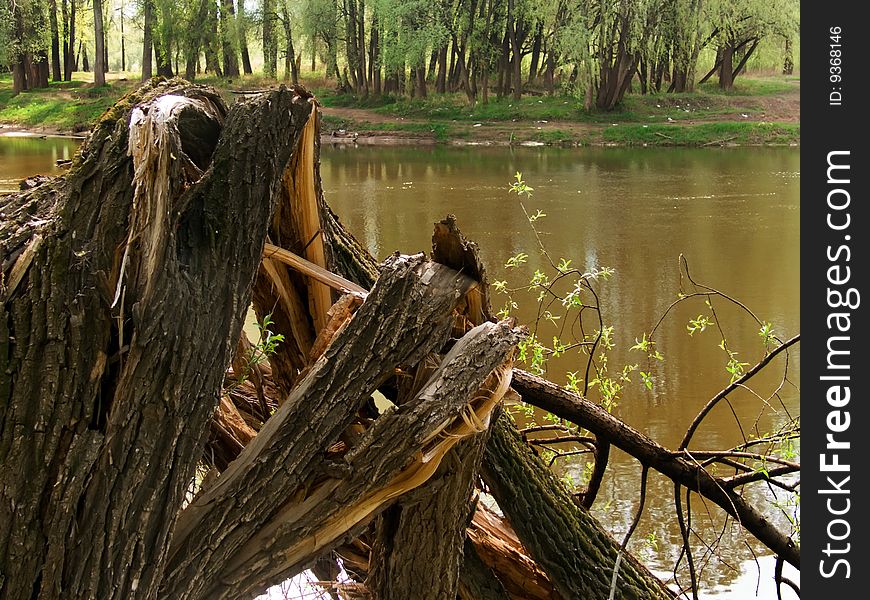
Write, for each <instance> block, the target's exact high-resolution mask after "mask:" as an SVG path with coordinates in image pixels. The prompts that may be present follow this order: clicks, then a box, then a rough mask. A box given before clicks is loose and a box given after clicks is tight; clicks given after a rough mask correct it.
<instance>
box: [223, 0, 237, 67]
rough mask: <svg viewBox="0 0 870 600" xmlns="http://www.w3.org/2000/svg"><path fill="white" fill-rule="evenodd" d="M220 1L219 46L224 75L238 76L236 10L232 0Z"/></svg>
mask: <svg viewBox="0 0 870 600" xmlns="http://www.w3.org/2000/svg"><path fill="white" fill-rule="evenodd" d="M220 3H221V19H220V24H221V48H222V49H223V55H224V77H238V76H239V55H238V46H237V39H236V38H237V36H238V31H237V29H236V11H235V8H234V7H233V0H220Z"/></svg>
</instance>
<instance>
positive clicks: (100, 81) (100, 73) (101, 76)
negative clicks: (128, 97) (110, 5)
mask: <svg viewBox="0 0 870 600" xmlns="http://www.w3.org/2000/svg"><path fill="white" fill-rule="evenodd" d="M94 44H95V48H94V85H96V86H100V85H106V70H105V67H106V64H105V61H106V48H105V45H106V34H105V32H104V30H103V0H94Z"/></svg>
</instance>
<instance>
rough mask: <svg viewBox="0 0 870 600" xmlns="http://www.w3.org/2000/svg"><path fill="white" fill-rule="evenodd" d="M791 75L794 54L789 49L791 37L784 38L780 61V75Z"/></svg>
mask: <svg viewBox="0 0 870 600" xmlns="http://www.w3.org/2000/svg"><path fill="white" fill-rule="evenodd" d="M792 73H794V52H793V51H792V48H791V36H786V38H785V49H784V50H783V59H782V74H783V75H791V74H792Z"/></svg>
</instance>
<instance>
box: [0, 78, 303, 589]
mask: <svg viewBox="0 0 870 600" xmlns="http://www.w3.org/2000/svg"><path fill="white" fill-rule="evenodd" d="M168 93H172V94H174V95H173V96H170V98H172V100H171V101H167V100H163V101H161V102H160V103H156V102H155V101H154V100H155V98H156V97H157V96H158V95H161V96H163V97H164V98H166V94H168ZM294 96H295V99H294ZM140 102H141V103H144V104H140ZM137 104H139V105H142V106H145V107H148V106H150V110H149V111H148V114H147V116H146V115H145V112H144V110H142V109H138V108H137V109H136V110H134V111H133V112H134V114H133V118H132V121H130V114H131V113H130V109H129V108H125V107H130V106H133V105H137ZM146 110H147V108H146ZM310 111H311V104H310V103H309V102H308V101H307V100H306V99H304V98H300V96H299V95H297V94H294V92H292V91H286V90H283V91H276V92H272V93H269V94H266V95H263V96H261V97H258V98H256V99H254V100H251V101H249V102H247V103H244V104H237V105H235V106H234V107H233V109H232V110H231V111H230V112H229V115H228V116H227V117H226V124H225V125H224V126H223V130H222V131H221V123H222V121H223V115H224V114H225V113H224V108H223V104H222V102H221V101H220V98H219V96H218V95H217V94H216V93H213V92H209V91H207V90H198V89H195V88H193V89H192V88H185V87H180V86H175V87H167V86H165V85H161V86H159V87H156V88H151V87H149V86H145V87H143V88H142V89H141V90H139V91H138V92H136V93H135V94H134V95H133V96H130V97H128V98H125V100H124V101H123V102H122V103H121V104H120V105H119V106H117V107H115V108H114V109H112V110H111V111H109V112H108V113H107V114H106V115H104V116H103V118H102V120H101V121H100V123H99V124H98V126H97V128H96V129H95V130H94V132H93V133H92V134H91V137H90V138H89V140H88V141H87V142H85V144H84V145H83V147H82V150H81V154H80V156H78V157H77V159H76V163H75V164H74V166H73V168H72V170H71V171H70V172H69V173H68V174H67V175H65V176H63V177H61V178H58V179H56V180H55V181H54V182H53V183H50V184H46V185H43V186H41V187H39V188H36V189H35V190H33V191H32V192H29V193H25V194H22V195H20V196H17V197H16V196H12V197H11V199H9V200H5V201H4V203H5V207H4V212H5V213H6V215H7V216H6V218H4V220H3V222H2V227H3V229H4V232H3V235H2V239H3V242H2V253H0V254H2V256H4V257H8V258H6V259H4V263H3V271H4V279H3V281H4V287H3V289H2V293H3V297H4V300H5V303H4V307H3V310H4V317H3V320H2V322H3V325H2V329H0V350H2V351H0V361H2V370H3V372H4V373H11V377H10V378H9V379H4V380H3V382H4V385H3V387H2V390H3V396H2V398H0V432H2V433H0V494H2V495H3V497H4V498H6V500H5V501H4V502H0V548H2V549H3V550H2V553H3V554H2V556H0V562H2V563H3V564H4V565H5V567H4V569H5V573H4V575H5V577H4V579H3V580H2V581H0V598H22V597H35V596H39V597H41V598H61V597H63V598H153V597H155V595H156V593H157V586H158V585H159V584H160V582H161V581H162V580H163V575H162V572H163V567H164V565H165V564H166V562H165V561H166V556H167V550H168V547H169V534H170V531H171V528H172V526H173V523H174V515H175V514H176V513H177V511H178V510H179V509H180V507H181V505H182V503H183V502H184V496H185V493H186V490H187V489H188V486H189V484H190V481H191V479H192V477H193V473H194V466H195V464H196V460H197V458H198V457H199V455H200V454H201V452H202V443H203V441H204V434H205V432H206V428H207V427H208V423H209V421H210V419H211V417H212V414H213V410H214V407H215V399H216V394H217V391H218V389H219V387H220V384H221V381H222V379H223V373H224V369H225V367H226V364H227V363H228V361H229V358H230V357H231V356H232V349H233V348H234V344H231V343H230V342H229V341H228V340H232V339H235V338H236V337H237V336H238V333H239V331H240V328H241V325H242V320H243V317H244V312H245V307H246V306H247V304H248V297H249V291H248V289H249V286H250V282H251V279H252V277H253V273H254V270H255V268H256V266H257V265H258V264H259V261H260V256H261V249H262V245H263V239H264V236H265V224H266V221H267V219H268V218H269V216H270V213H271V210H272V204H273V201H274V198H275V193H276V191H277V189H278V178H280V176H281V174H282V173H283V170H284V166H285V164H286V163H287V160H288V158H289V156H290V154H291V152H292V150H293V148H294V146H295V143H296V142H297V141H298V140H299V136H300V133H301V129H302V124H304V123H305V122H306V121H307V119H308V115H309V114H310ZM158 113H159V114H158ZM163 119H168V120H167V121H163ZM128 122H130V123H131V125H130V126H129V133H128ZM159 123H164V127H165V128H166V129H164V130H163V131H164V132H165V134H163V135H158V134H156V133H155V134H154V135H157V137H156V138H151V137H150V136H151V135H152V124H153V126H154V128H159V125H158V124H159ZM176 128H177V131H178V133H177V134H176V135H172V134H171V133H170V132H171V131H173V130H175V129H176ZM279 131H280V132H281V134H280V135H277V134H276V132H279ZM128 144H129V146H130V147H131V148H132V149H133V156H132V157H130V156H129V154H128ZM212 152H213V156H212ZM170 155H171V156H173V157H174V158H176V160H170V159H169V157H170ZM209 164H211V168H210V170H209V171H208V172H207V173H205V174H204V170H205V169H206V168H207V167H209ZM242 182H244V183H242ZM188 188H189V189H188ZM134 198H135V199H136V200H135V201H134ZM34 210H36V214H40V215H42V216H43V217H44V220H40V221H39V222H40V223H43V225H32V223H34V221H33V214H34V213H33V211H34ZM28 223H31V225H28ZM134 240H135V241H134ZM15 257H17V258H15ZM228 264H231V265H233V267H232V268H231V269H227V265H228ZM216 300H217V301H218V302H219V303H218V304H216V303H215V302H216ZM33 315H41V317H40V318H38V319H34V318H32V317H33ZM58 331H62V332H64V333H63V335H58V334H57V333H56V332H58ZM37 351H38V352H39V356H38V357H36V356H35V355H34V354H33V353H34V352H37ZM13 423H14V424H16V425H15V426H14V427H13V426H12V424H13ZM21 428H24V429H26V430H31V431H33V430H40V431H42V432H43V433H42V434H41V435H39V436H29V437H28V436H24V437H23V436H21V433H20V431H21ZM37 457H39V458H38V460H37ZM119 465H124V467H123V468H119ZM22 474H26V476H25V477H22ZM82 506H87V507H88V508H87V510H81V507H82ZM10 507H16V508H15V509H14V510H10ZM82 549H87V550H86V551H83V550H82Z"/></svg>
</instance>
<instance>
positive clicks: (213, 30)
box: [203, 0, 223, 77]
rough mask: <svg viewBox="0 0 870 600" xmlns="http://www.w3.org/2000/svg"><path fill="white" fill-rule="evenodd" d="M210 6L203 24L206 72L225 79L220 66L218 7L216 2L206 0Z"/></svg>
mask: <svg viewBox="0 0 870 600" xmlns="http://www.w3.org/2000/svg"><path fill="white" fill-rule="evenodd" d="M206 5H207V6H208V16H207V19H206V21H205V22H204V23H203V27H204V35H203V39H204V44H203V46H204V48H203V52H204V54H205V70H206V71H210V72H212V73H214V74H215V75H217V76H218V77H223V71H222V70H221V64H220V58H219V57H220V39H221V38H220V33H219V30H218V7H217V3H216V2H212V1H211V0H206Z"/></svg>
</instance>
